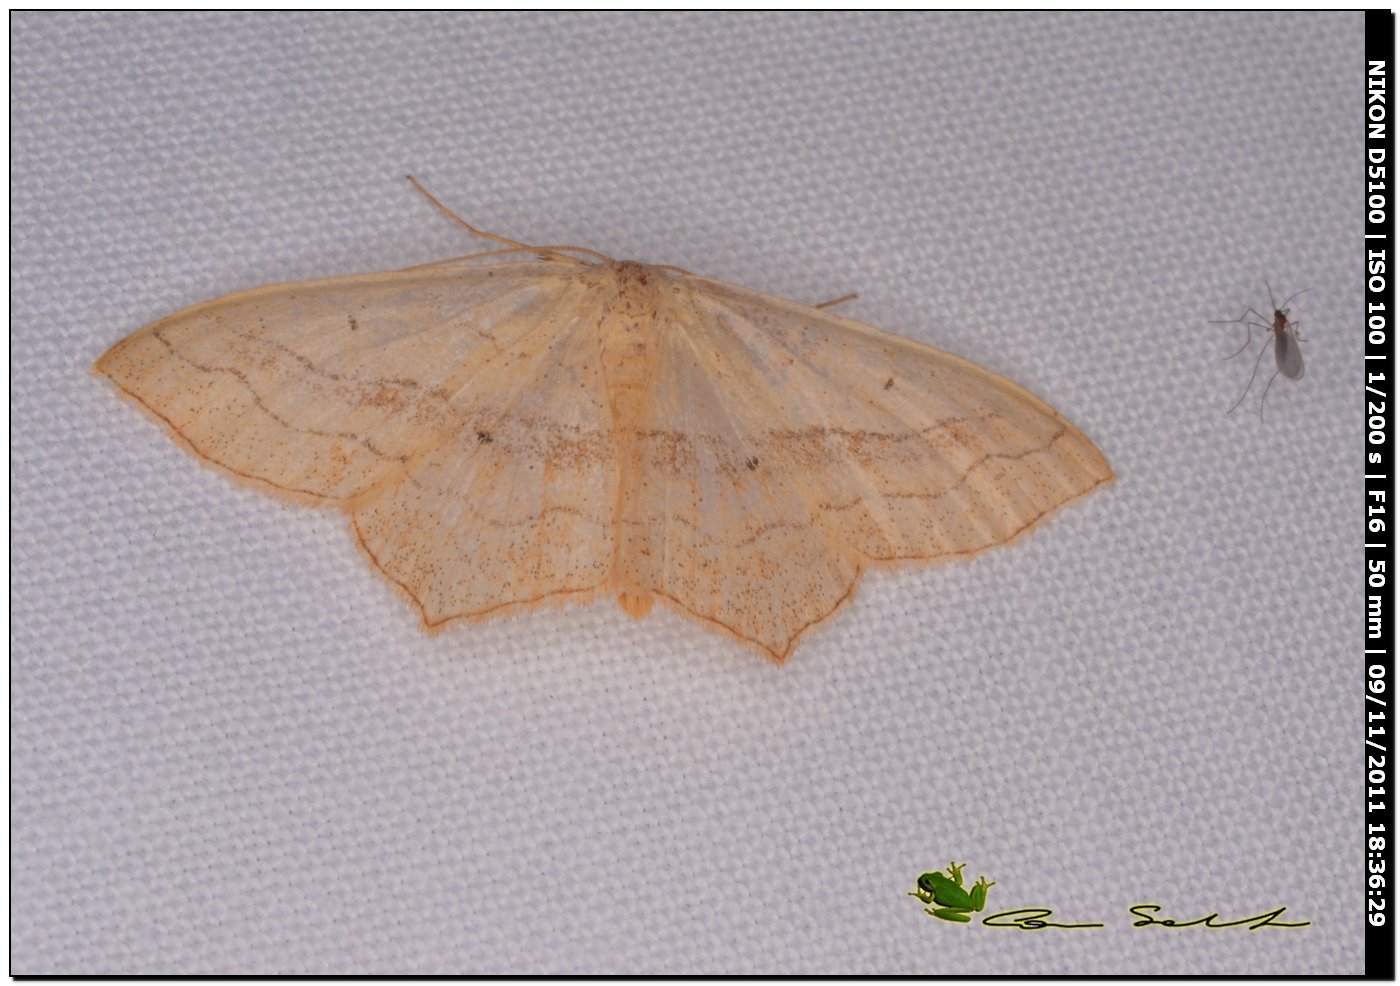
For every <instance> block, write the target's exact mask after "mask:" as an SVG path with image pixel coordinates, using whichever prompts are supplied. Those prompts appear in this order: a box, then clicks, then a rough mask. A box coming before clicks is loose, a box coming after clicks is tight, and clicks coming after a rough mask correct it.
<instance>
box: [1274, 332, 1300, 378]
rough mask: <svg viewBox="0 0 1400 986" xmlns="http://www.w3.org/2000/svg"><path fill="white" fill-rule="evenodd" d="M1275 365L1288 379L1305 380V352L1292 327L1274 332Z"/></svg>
mask: <svg viewBox="0 0 1400 986" xmlns="http://www.w3.org/2000/svg"><path fill="white" fill-rule="evenodd" d="M1274 363H1275V364H1276V365H1277V366H1278V371H1279V372H1280V373H1282V374H1283V375H1284V376H1286V377H1287V378H1288V379H1290V380H1301V379H1303V351H1302V349H1300V348H1299V347H1298V339H1297V337H1296V336H1295V335H1294V331H1293V327H1292V326H1291V325H1290V326H1286V327H1285V328H1283V329H1279V330H1276V331H1275V332H1274Z"/></svg>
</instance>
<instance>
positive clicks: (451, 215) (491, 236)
mask: <svg viewBox="0 0 1400 986" xmlns="http://www.w3.org/2000/svg"><path fill="white" fill-rule="evenodd" d="M404 177H405V178H407V179H408V181H409V184H411V185H412V186H413V187H414V188H416V189H418V194H420V195H422V196H423V198H425V199H427V200H428V201H429V202H431V203H432V204H433V206H434V208H436V209H437V210H438V211H439V212H441V213H442V214H443V215H444V216H446V217H447V218H448V219H451V220H452V221H453V222H454V223H456V224H457V225H459V226H461V227H462V228H463V229H465V230H466V231H467V232H468V233H471V234H472V235H473V236H477V237H480V238H481V239H483V240H490V241H491V242H492V243H500V244H502V245H504V246H508V247H512V248H514V249H516V250H526V251H529V252H532V253H538V254H540V255H542V256H544V255H549V256H554V257H561V258H563V259H565V260H568V261H570V262H577V258H576V257H570V256H568V255H567V254H563V253H560V252H559V251H561V250H576V251H578V252H579V253H586V254H588V255H589V256H592V257H598V258H599V259H601V260H604V261H608V262H611V261H612V258H611V257H609V256H608V255H607V254H605V253H599V252H598V251H597V250H590V249H588V248H587V247H580V246H550V247H537V246H531V245H530V244H528V243H521V242H520V241H519V240H512V239H509V238H508V237H505V236H497V235H496V234H495V233H488V232H486V230H484V229H478V228H477V227H475V226H473V225H472V224H471V223H469V222H467V221H466V220H465V219H463V218H462V217H461V216H459V215H457V213H455V212H453V211H452V210H451V209H449V208H448V207H447V206H445V205H443V204H442V203H441V202H440V201H438V199H437V196H435V195H433V193H432V192H430V191H428V190H427V189H426V188H424V187H423V186H422V185H421V184H419V182H418V179H417V178H414V177H413V176H412V175H405V176H404Z"/></svg>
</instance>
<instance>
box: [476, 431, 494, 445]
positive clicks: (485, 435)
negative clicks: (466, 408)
mask: <svg viewBox="0 0 1400 986" xmlns="http://www.w3.org/2000/svg"><path fill="white" fill-rule="evenodd" d="M476 440H477V441H478V442H480V443H481V444H482V445H490V444H491V433H490V432H489V431H478V432H477V433H476Z"/></svg>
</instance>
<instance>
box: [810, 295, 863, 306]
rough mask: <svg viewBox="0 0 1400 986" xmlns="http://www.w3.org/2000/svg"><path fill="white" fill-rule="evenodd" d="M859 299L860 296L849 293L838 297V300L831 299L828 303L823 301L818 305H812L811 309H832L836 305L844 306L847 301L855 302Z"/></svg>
mask: <svg viewBox="0 0 1400 986" xmlns="http://www.w3.org/2000/svg"><path fill="white" fill-rule="evenodd" d="M859 297H860V295H858V294H856V293H855V292H852V293H850V294H843V295H842V296H841V297H839V298H833V299H831V300H830V301H823V302H822V303H821V304H820V305H813V306H812V307H813V308H834V307H836V306H837V305H844V304H845V303H846V302H848V301H855V300H856V299H857V298H859Z"/></svg>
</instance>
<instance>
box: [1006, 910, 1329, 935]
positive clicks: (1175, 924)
mask: <svg viewBox="0 0 1400 986" xmlns="http://www.w3.org/2000/svg"><path fill="white" fill-rule="evenodd" d="M1162 909H1163V908H1162V905H1160V904H1134V905H1133V906H1132V907H1130V908H1128V913H1129V914H1131V915H1133V917H1136V918H1140V919H1141V920H1138V921H1134V922H1133V927H1134V928H1146V927H1147V926H1148V925H1159V926H1160V927H1163V928H1195V927H1201V928H1239V927H1245V926H1247V927H1248V928H1249V930H1250V931H1258V930H1259V929H1260V928H1303V927H1306V926H1308V925H1310V924H1312V922H1311V921H1281V920H1279V918H1281V917H1282V916H1283V912H1284V911H1286V910H1288V907H1287V905H1284V906H1281V907H1276V908H1274V909H1273V910H1272V911H1261V912H1259V913H1258V914H1251V915H1249V916H1248V917H1242V918H1235V919H1234V920H1232V921H1227V920H1224V919H1222V918H1221V917H1220V913H1219V912H1218V911H1212V912H1211V913H1210V914H1204V915H1202V916H1201V917H1198V918H1192V919H1191V920H1189V921H1183V920H1179V919H1177V918H1170V917H1157V916H1155V914H1149V913H1147V912H1149V911H1152V912H1158V913H1160V912H1161V911H1162ZM1054 913H1055V912H1054V910H1052V909H1051V908H1049V907H1018V908H1015V909H1014V910H1010V911H998V912H997V913H996V914H989V915H987V916H986V917H985V918H983V919H982V923H983V924H985V925H988V926H990V927H993V928H1016V929H1018V930H1020V931H1044V930H1046V929H1048V928H1060V929H1064V930H1071V931H1073V930H1079V929H1083V928H1102V927H1103V926H1104V924H1103V922H1102V921H1085V922H1064V921H1051V920H1049V918H1050V916H1051V915H1052V914H1054Z"/></svg>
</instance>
